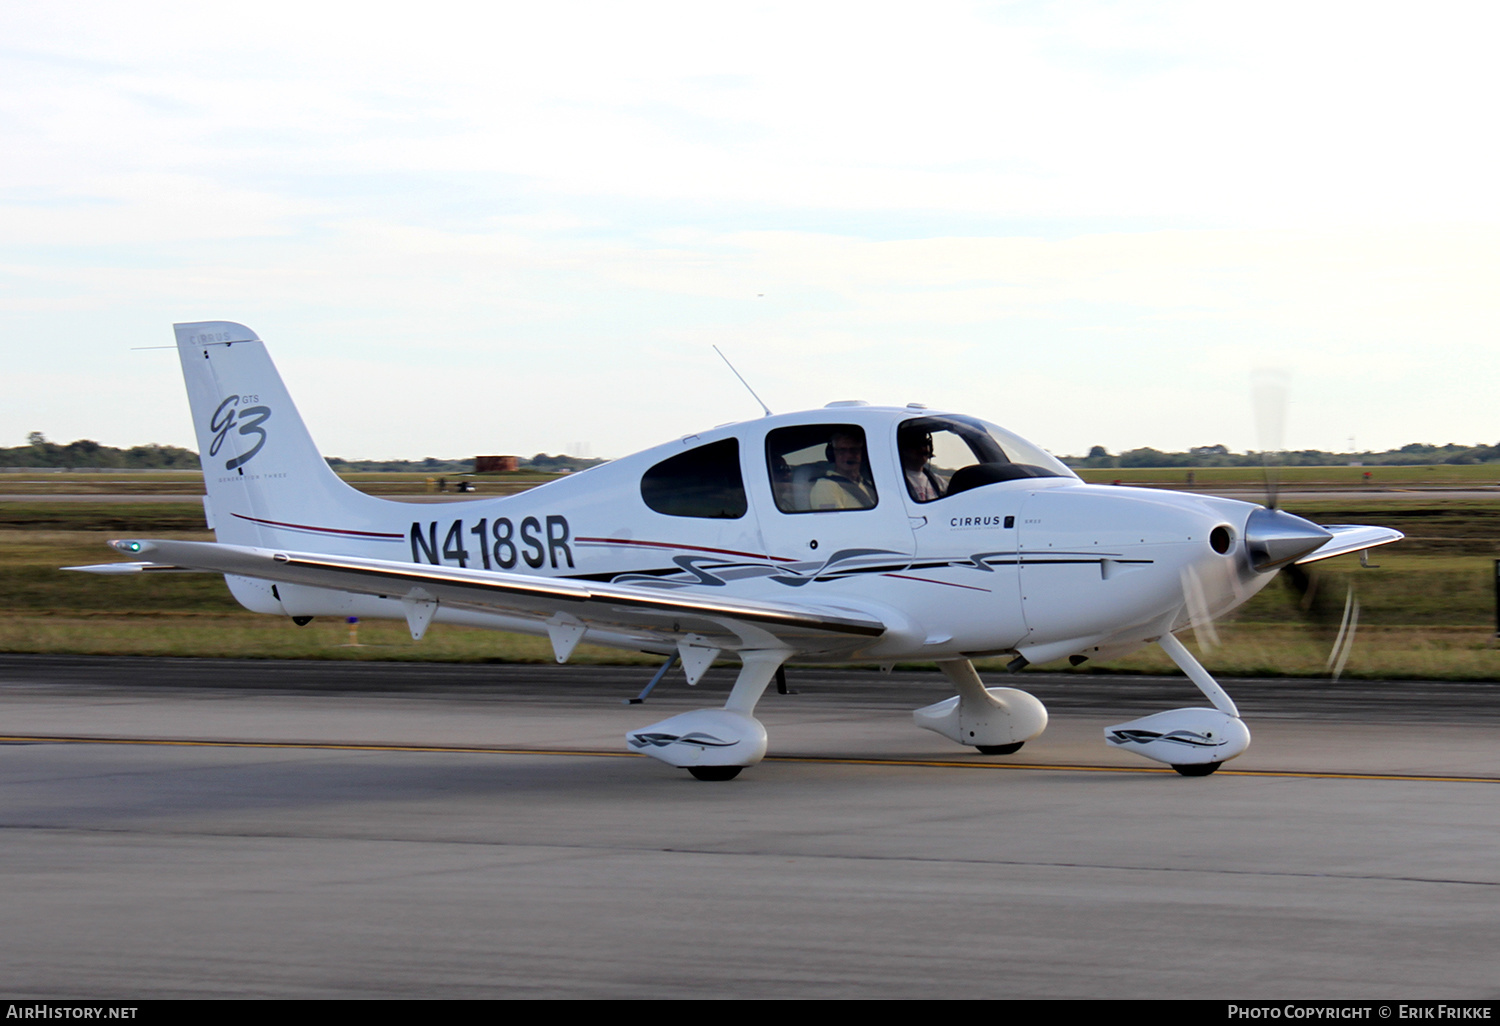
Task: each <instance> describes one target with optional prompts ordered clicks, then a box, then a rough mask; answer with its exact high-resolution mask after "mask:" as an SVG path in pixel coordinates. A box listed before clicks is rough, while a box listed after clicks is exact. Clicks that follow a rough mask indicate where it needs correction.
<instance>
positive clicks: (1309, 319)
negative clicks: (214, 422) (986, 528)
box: [0, 0, 1500, 459]
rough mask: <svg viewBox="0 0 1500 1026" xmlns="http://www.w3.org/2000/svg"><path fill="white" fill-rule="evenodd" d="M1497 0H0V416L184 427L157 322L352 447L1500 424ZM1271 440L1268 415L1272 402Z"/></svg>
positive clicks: (1441, 433)
mask: <svg viewBox="0 0 1500 1026" xmlns="http://www.w3.org/2000/svg"><path fill="white" fill-rule="evenodd" d="M1497 23H1500V9H1496V8H1494V6H1493V5H1486V4H1480V3H1442V2H1436V3H1432V4H1426V5H1421V6H1420V7H1419V6H1416V5H1410V4H1383V3H1374V2H1361V3H1348V2H1337V3H1319V2H1316V0H1301V2H1297V3H1281V2H1276V0H1271V2H1261V3H1256V4H1205V3H1202V2H1184V3H1175V2H1149V0H1139V2H1122V3H1107V2H1082V0H1080V2H1069V3H1066V4H1061V3H1032V2H1018V3H941V2H936V3H934V2H929V3H925V4H922V5H920V6H919V5H916V4H912V3H899V4H897V3H879V2H870V0H866V2H861V3H843V2H830V3H817V2H811V0H801V2H798V3H785V4H783V3H753V2H743V3H736V4H705V3H702V2H695V3H656V2H650V0H641V2H635V3H630V4H620V3H597V4H596V3H568V2H555V3H548V4H536V3H525V4H521V3H506V2H498V3H496V2H490V3H485V4H477V3H474V4H469V3H449V2H444V0H435V2H428V3H423V4H420V5H417V4H410V3H404V4H382V3H377V2H362V3H359V4H344V3H319V2H307V0H303V2H301V3H295V4H293V3H279V2H257V3H254V4H236V5H228V4H203V3H201V2H194V3H153V2H149V0H138V2H132V3H131V4H119V3H114V2H111V3H93V2H81V0H80V2H70V0H48V2H31V0H7V2H6V4H5V5H4V7H3V9H0V154H3V155H4V156H3V159H0V352H3V354H4V373H3V375H0V446H14V445H21V444H24V443H25V441H26V436H27V434H28V433H29V432H31V431H42V432H44V433H45V434H46V435H47V436H48V437H49V438H51V439H53V440H54V441H62V442H66V441H71V440H73V439H75V438H93V439H95V440H97V441H100V442H103V443H105V444H108V445H118V446H130V445H136V444H143V443H151V442H156V443H162V444H173V445H182V446H186V447H189V448H196V443H195V441H194V437H193V432H192V426H191V423H190V418H189V415H188V410H187V403H186V398H185V396H184V393H183V389H182V383H181V378H180V373H179V370H178V365H177V361H176V356H175V354H174V353H173V352H172V351H171V350H170V349H166V348H153V347H170V346H171V344H172V334H171V325H172V324H173V323H174V322H178V321H195V320H231V321H239V322H241V323H244V324H247V325H249V326H250V327H251V328H252V329H254V330H255V331H256V332H257V333H258V334H259V335H260V337H261V338H263V339H265V340H266V342H267V345H268V346H269V348H270V350H271V353H272V355H273V357H274V358H275V360H276V362H277V365H278V367H279V369H280V371H281V374H282V376H283V378H284V379H285V380H286V382H287V385H288V387H289V388H290V390H291V392H292V395H293V397H294V398H295V399H296V400H297V402H298V407H299V409H300V411H301V413H302V415H303V418H304V419H305V420H306V421H307V423H308V425H309V427H310V428H311V429H312V432H313V436H314V438H315V439H316V440H317V441H318V443H319V446H320V448H321V449H322V450H323V451H324V453H325V454H328V455H334V456H341V457H344V458H347V459H367V458H368V459H373V458H408V459H417V458H422V457H425V456H440V457H457V456H466V455H472V454H478V453H515V454H520V455H524V456H529V455H531V454H533V453H536V452H548V453H556V452H559V451H566V452H571V453H575V454H582V455H592V456H604V457H617V456H623V455H626V454H628V453H630V452H633V451H636V450H638V449H642V448H646V447H648V446H651V445H655V444H659V443H661V442H663V441H667V440H670V439H672V438H675V437H678V436H681V435H685V434H689V433H692V432H695V431H698V430H702V429H705V428H708V427H712V426H714V425H716V424H719V423H723V422H726V421H734V420H744V419H751V418H754V417H757V416H759V415H760V414H761V410H760V407H759V406H758V405H757V404H756V403H755V401H754V400H753V399H752V398H751V397H750V395H749V394H748V392H746V391H745V389H744V388H743V387H742V386H741V385H740V383H739V382H738V381H736V380H735V379H734V377H733V376H732V375H731V373H730V372H729V371H728V370H727V369H726V368H725V366H724V364H723V363H722V362H721V361H720V359H719V357H718V356H717V355H716V354H715V353H714V351H713V348H712V347H713V346H715V345H717V346H718V347H720V348H721V349H722V350H723V351H724V352H725V353H726V354H727V356H728V357H729V358H730V360H732V361H733V362H734V364H735V366H736V367H737V368H738V370H739V371H740V373H741V374H743V375H744V377H745V378H746V379H747V380H748V381H749V382H750V384H751V385H753V386H754V388H755V390H756V391H757V392H758V393H759V394H760V396H761V397H762V398H763V399H764V400H765V402H766V403H767V404H768V405H769V406H770V408H771V409H772V410H773V411H775V412H778V413H782V412H789V411H793V410H798V409H805V408H808V407H815V406H821V405H823V404H825V403H827V402H830V401H836V400H847V399H864V400H868V401H870V402H874V403H896V404H905V403H908V402H922V403H926V404H927V405H929V406H931V407H934V408H943V409H949V410H955V411H959V412H965V413H970V414H973V415H976V416H980V417H984V418H986V419H989V420H992V421H995V422H997V423H999V424H1002V425H1003V426H1005V427H1007V428H1009V429H1010V430H1013V431H1016V432H1018V433H1020V434H1022V435H1024V436H1026V437H1028V438H1030V439H1032V440H1033V441H1035V442H1036V443H1038V444H1039V445H1041V446H1043V447H1045V448H1047V449H1049V450H1051V451H1052V452H1054V453H1058V454H1082V453H1084V452H1086V451H1087V450H1088V449H1089V447H1090V446H1093V445H1103V446H1105V447H1106V448H1108V449H1109V450H1110V451H1111V452H1120V451H1123V450H1126V449H1131V448H1136V447H1139V446H1152V447H1155V448H1158V449H1164V450H1174V449H1185V448H1187V447H1189V446H1194V445H1210V444H1224V445H1227V446H1229V447H1230V448H1231V449H1233V450H1236V451H1239V450H1244V449H1255V448H1262V447H1269V446H1272V445H1274V444H1276V442H1277V439H1275V438H1274V437H1268V431H1267V429H1264V428H1262V429H1257V426H1256V419H1257V418H1256V415H1255V411H1254V403H1253V402H1252V398H1251V397H1252V391H1253V389H1254V385H1255V382H1256V381H1257V380H1267V379H1268V378H1267V376H1268V375H1269V376H1270V378H1271V379H1274V380H1282V381H1285V382H1286V383H1287V389H1286V394H1287V395H1288V396H1289V397H1290V404H1289V406H1288V408H1287V410H1286V416H1285V428H1284V432H1283V437H1282V438H1281V439H1280V440H1279V441H1280V444H1281V445H1284V446H1286V447H1287V448H1292V449H1301V448H1318V449H1330V450H1346V449H1348V448H1350V446H1351V440H1352V442H1353V446H1354V447H1356V448H1358V449H1384V448H1390V447H1395V446H1400V445H1403V444H1406V443H1408V442H1432V443H1439V444H1441V443H1446V442H1458V443H1461V444H1480V443H1484V444H1492V443H1494V442H1496V441H1497V440H1500V423H1497V422H1496V418H1495V417H1493V416H1492V415H1491V410H1492V409H1493V407H1494V399H1493V396H1494V393H1495V392H1496V390H1497V387H1500V345H1497V342H1500V331H1497V329H1500V288H1497V287H1496V286H1497V281H1500V273H1497V272H1500V173H1497V172H1500V166H1497V163H1500V162H1497V149H1500V133H1497V132H1496V131H1495V125H1494V105H1495V100H1496V97H1497V96H1500V62H1497V61H1495V60H1494V59H1493V54H1492V50H1493V40H1494V39H1495V38H1496V37H1497V32H1496V29H1497V28H1500V24H1497ZM1270 434H1274V433H1270Z"/></svg>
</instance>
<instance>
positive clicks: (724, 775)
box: [688, 766, 745, 780]
mask: <svg viewBox="0 0 1500 1026" xmlns="http://www.w3.org/2000/svg"><path fill="white" fill-rule="evenodd" d="M744 768H745V767H743V766H689V767H688V772H689V773H691V774H692V775H693V776H694V777H695V778H697V779H698V780H733V779H734V778H735V777H737V776H739V775H740V770H742V769H744Z"/></svg>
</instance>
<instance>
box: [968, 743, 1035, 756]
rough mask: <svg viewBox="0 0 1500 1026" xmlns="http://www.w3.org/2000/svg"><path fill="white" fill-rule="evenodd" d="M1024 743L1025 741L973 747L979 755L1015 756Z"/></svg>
mask: <svg viewBox="0 0 1500 1026" xmlns="http://www.w3.org/2000/svg"><path fill="white" fill-rule="evenodd" d="M1025 743H1026V742H1025V741H1017V742H1016V743H1015V744H1009V745H975V746H974V747H975V748H977V749H979V754H980V755H1015V754H1016V753H1017V752H1019V751H1020V750H1021V746H1022V745H1024V744H1025Z"/></svg>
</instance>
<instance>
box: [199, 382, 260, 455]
mask: <svg viewBox="0 0 1500 1026" xmlns="http://www.w3.org/2000/svg"><path fill="white" fill-rule="evenodd" d="M241 401H244V402H246V403H253V402H259V401H260V396H256V395H244V396H240V395H232V396H230V397H229V398H228V399H225V400H224V401H223V402H222V403H220V404H219V408H218V409H217V410H215V411H214V415H213V417H212V418H210V419H209V422H208V429H209V430H210V431H212V432H213V433H214V440H213V443H212V444H211V445H209V447H208V454H209V455H210V456H217V455H219V449H220V447H222V446H223V444H224V439H225V437H226V436H227V435H228V434H229V429H230V428H232V427H234V426H235V425H236V424H238V425H239V426H240V434H242V435H255V436H258V437H256V439H255V446H254V448H252V449H251V450H250V451H249V452H246V453H243V454H241V455H239V456H236V457H235V458H234V459H232V460H228V461H227V462H225V464H224V469H225V470H238V469H239V468H240V467H243V466H244V465H245V464H246V463H249V462H250V460H251V459H252V458H253V457H254V456H255V454H256V453H258V452H260V450H261V447H262V446H264V445H265V444H266V431H265V428H263V427H261V426H260V425H262V424H264V423H265V422H266V421H267V420H269V419H270V417H271V408H270V407H269V406H246V407H244V408H242V409H238V410H237V409H236V407H237V406H239V405H240V402H241Z"/></svg>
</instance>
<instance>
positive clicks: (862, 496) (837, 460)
mask: <svg viewBox="0 0 1500 1026" xmlns="http://www.w3.org/2000/svg"><path fill="white" fill-rule="evenodd" d="M828 458H829V460H830V461H831V462H832V463H833V469H832V470H830V471H829V472H828V475H827V476H826V477H822V478H819V479H818V480H817V481H814V482H813V486H812V508H813V509H817V510H822V509H870V508H871V507H873V506H874V505H875V485H874V484H873V482H871V481H870V480H869V476H868V475H867V474H866V473H865V440H864V437H863V435H857V434H850V433H849V432H847V431H839V432H835V433H834V435H833V437H832V438H831V439H829V441H828Z"/></svg>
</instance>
